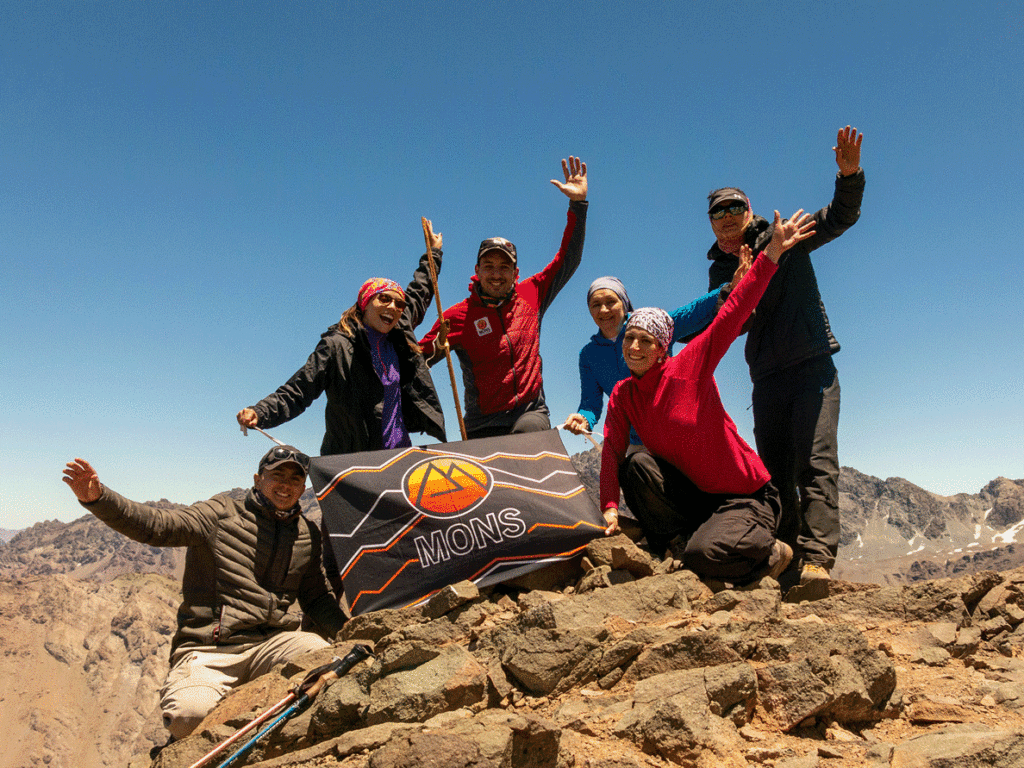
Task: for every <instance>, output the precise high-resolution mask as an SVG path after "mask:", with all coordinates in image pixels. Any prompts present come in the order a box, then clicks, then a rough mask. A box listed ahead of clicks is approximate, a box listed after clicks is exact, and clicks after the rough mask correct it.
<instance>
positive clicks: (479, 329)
mask: <svg viewBox="0 0 1024 768" xmlns="http://www.w3.org/2000/svg"><path fill="white" fill-rule="evenodd" d="M473 326H474V327H475V328H476V335H477V336H486V335H487V334H488V333H491V331H493V330H494V329H493V328H491V321H490V320H489V319H488V318H486V317H481V318H480V319H478V320H477V321H476V322H475V323H473Z"/></svg>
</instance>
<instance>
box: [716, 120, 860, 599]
mask: <svg viewBox="0 0 1024 768" xmlns="http://www.w3.org/2000/svg"><path fill="white" fill-rule="evenodd" d="M863 138H864V135H863V134H859V133H858V132H857V129H856V128H852V129H851V128H850V126H846V127H845V128H843V129H841V130H840V131H839V133H838V136H837V138H836V146H834V147H833V148H832V149H833V151H834V152H835V157H836V164H837V165H838V166H839V173H838V175H837V177H836V184H835V194H834V195H833V197H832V202H831V203H830V204H829V205H827V206H826V207H824V208H822V209H821V210H820V211H818V212H817V213H816V214H814V226H815V235H814V236H813V237H811V238H809V239H807V240H805V241H803V242H801V243H798V244H797V245H796V246H794V247H793V248H792V249H790V250H789V251H788V252H787V253H786V254H785V255H784V256H783V258H782V260H781V261H780V262H779V269H778V272H777V273H776V274H775V276H774V277H773V278H772V280H771V283H769V285H768V289H767V290H766V291H765V294H764V296H763V297H762V298H761V301H760V302H759V303H758V305H757V308H756V310H755V311H754V314H753V316H752V317H751V319H750V321H749V323H748V325H747V329H748V334H747V343H746V349H745V355H746V360H747V365H748V366H749V367H750V377H751V379H752V380H753V382H754V392H753V404H754V438H755V440H756V443H757V452H758V453H759V454H760V456H761V459H762V461H764V464H765V466H766V467H767V469H768V471H769V472H770V473H771V476H772V482H773V483H774V485H775V486H776V487H777V488H778V490H779V495H780V496H781V498H782V519H781V521H780V524H779V533H778V537H779V539H781V540H783V541H785V542H786V543H787V544H789V545H790V546H792V547H794V549H795V550H796V551H797V552H799V553H800V554H801V556H802V564H803V568H802V570H801V581H804V582H806V581H809V580H813V579H828V578H829V577H830V572H831V570H832V567H833V566H834V565H835V558H836V551H837V549H838V546H839V456H838V427H839V379H838V376H837V374H836V368H835V365H834V364H833V362H832V355H834V354H835V353H836V352H838V351H839V342H838V341H836V338H835V336H834V335H833V334H832V329H831V327H830V326H829V322H828V316H827V315H826V314H825V305H824V303H823V302H822V299H821V294H820V293H819V291H818V281H817V278H816V277H815V275H814V267H813V266H812V264H811V258H810V254H811V251H813V250H815V249H816V248H819V247H820V246H822V245H824V244H825V243H828V242H830V241H832V240H834V239H836V238H837V237H839V236H840V235H841V234H843V232H845V231H846V230H847V229H849V228H850V227H852V226H853V225H854V224H855V223H856V222H857V219H858V218H859V217H860V204H861V199H862V197H863V194H864V171H863V170H862V169H861V167H860V147H861V141H862V140H863ZM708 216H709V218H710V221H711V228H712V230H714V233H715V238H716V241H715V244H714V245H713V246H712V247H711V249H710V250H709V251H708V259H710V260H711V266H710V267H709V269H708V276H709V281H708V284H709V290H710V288H714V287H716V286H720V285H722V283H725V282H728V281H729V280H730V278H731V277H732V273H733V271H734V270H735V269H736V266H737V264H738V263H739V257H738V254H739V250H740V247H741V246H743V245H744V244H746V245H749V246H750V248H751V250H752V251H753V252H754V253H759V252H760V251H762V250H763V249H764V247H765V245H766V244H767V243H768V241H769V240H770V239H771V236H772V227H771V225H770V224H769V222H768V221H767V220H765V219H763V218H761V217H760V216H755V215H754V213H753V211H752V210H751V206H750V200H748V199H747V196H746V195H745V194H744V193H743V192H742V191H741V190H739V189H737V188H735V187H724V188H722V189H716V190H715V191H714V192H712V193H711V194H709V195H708Z"/></svg>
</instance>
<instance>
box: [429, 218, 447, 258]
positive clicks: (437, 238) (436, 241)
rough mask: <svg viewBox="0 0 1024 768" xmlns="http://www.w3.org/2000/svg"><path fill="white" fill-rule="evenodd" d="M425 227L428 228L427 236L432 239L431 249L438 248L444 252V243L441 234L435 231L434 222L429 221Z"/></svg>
mask: <svg viewBox="0 0 1024 768" xmlns="http://www.w3.org/2000/svg"><path fill="white" fill-rule="evenodd" d="M425 226H426V230H427V235H428V236H429V237H430V247H431V248H436V249H437V250H439V251H441V250H444V249H443V248H442V247H441V243H442V236H441V233H440V232H435V231H434V224H433V222H432V221H431V220H430V219H427V221H426V225H425Z"/></svg>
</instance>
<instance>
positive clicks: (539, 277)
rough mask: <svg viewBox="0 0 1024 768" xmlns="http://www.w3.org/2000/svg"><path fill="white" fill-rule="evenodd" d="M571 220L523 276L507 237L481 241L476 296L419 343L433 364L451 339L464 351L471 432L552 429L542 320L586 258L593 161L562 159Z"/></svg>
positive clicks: (460, 353) (468, 429)
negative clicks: (539, 263) (538, 265)
mask: <svg viewBox="0 0 1024 768" xmlns="http://www.w3.org/2000/svg"><path fill="white" fill-rule="evenodd" d="M562 173H563V175H564V176H565V182H564V183H563V182H560V181H556V180H554V179H552V181H551V183H552V184H554V185H555V186H556V187H558V188H559V189H560V190H561V191H562V193H563V194H565V196H566V197H568V198H569V200H570V202H569V213H568V222H567V223H566V226H565V232H564V233H563V234H562V243H561V247H560V248H559V249H558V253H556V254H555V258H554V259H552V260H551V263H550V264H548V265H547V266H546V267H544V269H542V270H541V271H540V272H538V273H537V274H535V275H533V276H531V277H528V278H526V279H525V280H522V281H519V268H518V260H517V255H516V247H515V245H513V244H512V243H510V242H509V241H508V240H506V239H504V238H501V237H492V238H488V239H487V240H484V241H483V242H482V243H480V248H479V250H478V251H477V259H476V274H475V275H474V276H473V278H472V279H471V280H470V283H469V292H470V295H469V298H467V299H465V300H463V301H461V302H459V303H458V304H456V305H455V306H453V307H449V308H448V309H447V310H445V312H444V324H445V325H446V326H447V332H446V333H444V334H442V333H440V329H441V327H442V326H441V320H440V319H439V320H438V321H437V322H436V323H434V327H433V328H431V329H430V331H429V333H427V335H426V336H424V337H423V339H422V341H420V346H421V347H422V348H423V354H424V355H425V356H426V357H427V358H428V360H429V361H430V363H431V364H433V363H435V362H437V361H438V360H440V359H441V357H442V354H441V353H442V352H443V350H444V345H445V344H446V343H447V344H448V345H449V346H450V347H451V349H453V350H454V351H455V354H456V355H458V358H459V363H460V364H461V366H462V378H463V384H464V387H465V390H466V414H465V422H466V432H467V435H468V436H469V437H470V438H471V439H472V438H478V437H494V436H497V435H509V434H517V433H521V432H538V431H541V430H545V429H550V427H551V422H550V420H549V418H548V407H547V404H546V403H545V402H544V382H543V379H542V376H541V359H540V324H541V320H542V319H543V317H544V312H545V311H546V310H547V308H548V307H549V306H550V305H551V302H552V301H553V300H554V298H555V296H557V295H558V292H559V291H560V290H562V288H563V287H564V286H565V284H566V283H567V282H568V281H569V278H570V277H572V275H573V273H574V272H575V271H576V268H577V267H578V266H579V264H580V259H581V258H582V256H583V237H584V234H585V231H586V221H587V164H586V163H584V162H582V161H581V160H580V159H579V158H578V157H570V158H569V161H568V162H566V161H565V160H563V161H562Z"/></svg>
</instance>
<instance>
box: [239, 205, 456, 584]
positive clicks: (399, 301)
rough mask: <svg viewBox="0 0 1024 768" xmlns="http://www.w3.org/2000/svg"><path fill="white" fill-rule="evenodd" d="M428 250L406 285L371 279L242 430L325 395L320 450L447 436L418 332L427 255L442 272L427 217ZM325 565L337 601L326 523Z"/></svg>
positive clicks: (243, 417)
mask: <svg viewBox="0 0 1024 768" xmlns="http://www.w3.org/2000/svg"><path fill="white" fill-rule="evenodd" d="M427 231H428V236H429V237H430V246H431V247H430V253H425V254H423V256H422V257H421V258H420V263H419V266H418V267H417V268H416V271H415V273H414V274H413V278H412V282H410V283H409V285H408V286H407V287H406V289H405V290H404V291H403V290H402V288H401V286H399V285H398V284H397V283H396V282H394V281H393V280H388V279H386V278H381V277H373V278H370V279H369V280H367V281H366V282H365V283H363V285H362V286H361V287H360V289H359V293H358V294H357V297H356V303H355V304H353V305H352V306H351V307H349V308H348V309H347V310H345V312H344V313H343V314H342V316H341V319H340V320H339V321H338V322H337V323H336V324H334V325H332V326H331V327H330V328H328V329H327V331H326V332H324V333H323V334H322V335H321V337H320V343H319V344H317V346H316V349H314V350H313V354H311V355H310V356H309V359H308V360H306V364H305V365H304V366H302V367H301V368H300V369H299V370H298V371H296V372H295V374H294V375H293V376H292V377H291V378H290V379H288V381H287V382H286V383H285V384H283V385H281V386H280V387H278V388H277V390H275V391H274V392H272V393H271V394H269V395H267V396H266V397H265V398H263V399H262V400H260V401H259V402H258V403H256V405H253V406H249V407H248V408H243V409H242V410H240V411H239V412H238V414H237V416H236V418H237V420H238V423H239V424H240V425H241V426H242V428H243V430H244V429H246V428H248V427H260V428H261V429H268V428H271V427H276V426H278V425H279V424H283V423H285V422H286V421H290V420H291V419H294V418H295V417H296V416H298V415H299V414H300V413H302V412H303V411H304V410H306V408H308V407H309V406H310V404H312V403H313V401H314V400H316V399H317V398H318V397H320V395H321V394H323V393H324V392H326V393H327V407H326V409H325V412H324V420H325V423H326V429H325V431H324V439H323V442H322V443H321V445H320V454H321V455H322V456H330V455H333V454H339V453H358V452H360V451H375V450H382V449H385V448H401V447H406V446H410V445H412V440H411V438H410V433H412V432H424V433H426V434H428V435H430V436H431V437H433V438H435V439H436V440H437V441H438V442H442V443H443V442H446V441H447V438H446V436H445V430H444V414H443V413H442V412H441V403H440V400H439V399H438V397H437V390H436V389H435V388H434V380H433V379H432V378H431V377H430V369H429V367H428V366H427V362H426V360H425V359H424V357H423V355H422V354H421V352H420V348H419V346H418V345H417V344H416V335H415V333H414V332H413V331H414V329H415V328H416V326H418V325H419V324H420V323H421V322H422V321H423V316H424V315H425V314H426V312H427V308H428V307H429V306H430V302H431V301H432V300H433V298H434V288H433V284H432V283H431V281H430V272H429V264H428V262H427V259H429V258H433V259H434V269H435V271H436V272H437V273H438V274H440V272H441V255H442V253H441V245H442V236H441V233H440V232H437V233H435V232H434V231H433V226H432V224H431V223H430V222H429V221H428V222H427ZM321 530H322V532H323V538H324V542H325V546H324V557H323V560H324V567H325V569H326V571H327V577H328V579H329V581H330V584H331V587H332V588H333V589H334V591H335V593H336V595H337V596H338V599H339V601H340V600H341V599H342V596H343V591H344V585H343V584H342V580H341V574H340V573H339V570H338V565H337V561H336V560H335V558H334V550H333V548H332V547H331V546H330V531H329V530H328V527H327V525H326V521H323V522H321Z"/></svg>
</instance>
